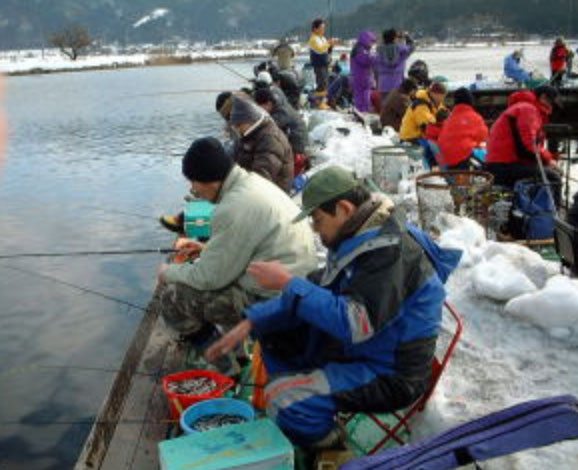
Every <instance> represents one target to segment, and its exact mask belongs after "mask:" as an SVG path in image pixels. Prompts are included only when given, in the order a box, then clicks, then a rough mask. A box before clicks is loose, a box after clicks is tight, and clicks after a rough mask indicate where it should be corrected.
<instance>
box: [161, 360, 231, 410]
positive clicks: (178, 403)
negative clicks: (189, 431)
mask: <svg viewBox="0 0 578 470" xmlns="http://www.w3.org/2000/svg"><path fill="white" fill-rule="evenodd" d="M200 378H206V379H211V380H213V381H214V382H215V384H216V387H215V389H214V390H211V391H210V392H208V393H203V394H200V395H183V394H180V393H175V392H171V391H170V390H169V384H170V383H174V382H183V381H185V380H191V379H200ZM233 385H235V381H234V380H233V379H231V378H230V377H227V376H226V375H223V374H219V373H218V372H212V371H209V370H186V371H183V372H177V373H176V374H170V375H166V376H164V377H163V390H164V392H165V395H166V396H167V399H168V401H169V407H170V410H171V417H172V418H173V419H179V418H180V416H181V413H182V412H183V411H184V410H186V409H187V408H188V407H189V406H191V405H193V404H194V403H198V402H200V401H203V400H208V399H211V398H221V397H222V396H223V395H224V394H225V392H226V391H227V390H229V389H231V388H232V387H233Z"/></svg>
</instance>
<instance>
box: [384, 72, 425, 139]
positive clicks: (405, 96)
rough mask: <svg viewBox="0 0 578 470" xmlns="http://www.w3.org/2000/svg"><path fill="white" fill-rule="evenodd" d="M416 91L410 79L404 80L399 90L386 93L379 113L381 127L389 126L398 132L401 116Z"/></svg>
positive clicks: (414, 84)
mask: <svg viewBox="0 0 578 470" xmlns="http://www.w3.org/2000/svg"><path fill="white" fill-rule="evenodd" d="M416 91H417V84H416V83H415V82H414V81H413V80H412V79H411V78H406V79H405V80H404V81H403V82H402V83H401V85H400V87H399V88H397V89H396V90H393V91H392V92H391V93H388V95H387V97H386V98H385V100H384V101H383V103H382V105H383V107H382V109H381V112H380V121H381V125H382V126H383V127H385V126H391V127H393V129H394V130H395V131H396V132H399V128H400V127H401V121H402V119H403V116H404V115H405V112H406V111H407V108H408V107H409V105H410V104H411V100H413V99H414V98H415V92H416Z"/></svg>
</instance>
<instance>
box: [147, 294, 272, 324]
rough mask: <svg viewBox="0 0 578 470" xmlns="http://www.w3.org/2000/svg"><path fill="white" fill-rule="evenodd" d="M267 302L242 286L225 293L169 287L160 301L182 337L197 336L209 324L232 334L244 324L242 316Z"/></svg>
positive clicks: (162, 308) (170, 321)
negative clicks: (234, 329)
mask: <svg viewBox="0 0 578 470" xmlns="http://www.w3.org/2000/svg"><path fill="white" fill-rule="evenodd" d="M260 300H264V299H262V298H261V297H259V296H257V295H255V294H252V293H250V292H247V291H246V290H244V289H243V288H242V287H240V286H239V285H238V284H231V285H229V286H227V287H225V288H223V289H219V290H214V291H201V290H197V289H193V288H192V287H189V286H187V285H185V284H178V283H177V284H172V283H171V284H165V285H164V286H162V287H161V288H160V292H159V293H158V301H159V303H160V309H161V313H162V316H163V318H164V320H165V322H166V323H167V325H168V326H170V327H171V328H173V329H174V330H175V331H177V332H179V333H181V334H185V335H188V334H191V333H196V332H197V331H199V330H200V329H201V327H202V326H203V325H204V324H205V323H211V324H213V325H216V326H219V329H221V330H222V331H228V330H230V329H231V328H233V327H234V326H235V325H236V324H237V323H238V322H239V321H241V319H242V318H241V313H242V312H243V310H244V309H245V308H246V307H248V306H249V305H251V304H253V303H255V302H258V301H260Z"/></svg>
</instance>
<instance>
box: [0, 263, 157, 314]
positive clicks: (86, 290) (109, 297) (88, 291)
mask: <svg viewBox="0 0 578 470" xmlns="http://www.w3.org/2000/svg"><path fill="white" fill-rule="evenodd" d="M0 267H2V268H5V269H9V270H11V271H17V272H21V273H24V274H29V275H31V276H36V277H40V278H42V279H46V280H48V281H52V282H55V283H57V284H62V285H64V286H68V287H71V288H73V289H76V290H79V291H81V292H84V293H86V294H92V295H95V296H97V297H101V298H103V299H107V300H110V301H112V302H116V303H118V304H121V305H127V306H129V307H132V308H135V309H137V310H141V311H143V312H146V308H145V307H143V306H142V305H137V304H133V303H132V302H128V301H127V300H122V299H118V298H116V297H113V296H112V295H108V294H103V293H102V292H98V291H95V290H92V289H89V288H87V287H82V286H79V285H76V284H73V283H72V282H68V281H63V280H62V279H58V278H56V277H53V276H50V275H48V274H42V273H39V272H36V271H30V270H28V269H24V268H18V267H16V266H11V265H7V264H1V263H0Z"/></svg>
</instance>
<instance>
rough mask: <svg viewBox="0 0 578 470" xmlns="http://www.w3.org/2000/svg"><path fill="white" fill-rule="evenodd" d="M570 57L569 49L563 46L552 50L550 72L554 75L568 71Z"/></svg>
mask: <svg viewBox="0 0 578 470" xmlns="http://www.w3.org/2000/svg"><path fill="white" fill-rule="evenodd" d="M569 55H570V51H568V48H567V47H566V46H565V45H563V44H560V45H559V46H554V47H553V48H552V51H551V52H550V70H552V73H556V72H562V71H564V70H566V64H567V62H568V56H569Z"/></svg>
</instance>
